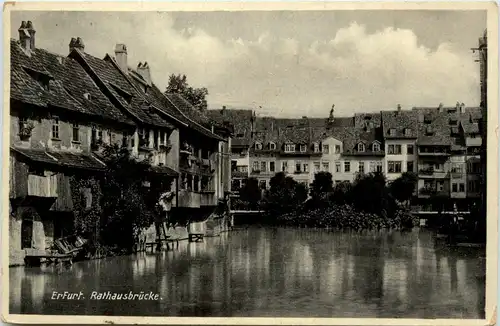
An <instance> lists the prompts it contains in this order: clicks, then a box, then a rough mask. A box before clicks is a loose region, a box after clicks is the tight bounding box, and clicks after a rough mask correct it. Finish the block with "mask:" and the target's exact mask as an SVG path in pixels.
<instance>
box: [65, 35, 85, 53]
mask: <svg viewBox="0 0 500 326" xmlns="http://www.w3.org/2000/svg"><path fill="white" fill-rule="evenodd" d="M75 49H76V50H80V51H82V52H85V44H84V43H83V40H82V39H81V38H80V37H77V38H74V37H72V38H71V41H69V52H71V51H73V50H75Z"/></svg>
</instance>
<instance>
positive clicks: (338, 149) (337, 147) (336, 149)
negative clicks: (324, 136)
mask: <svg viewBox="0 0 500 326" xmlns="http://www.w3.org/2000/svg"><path fill="white" fill-rule="evenodd" d="M335 154H340V145H335Z"/></svg>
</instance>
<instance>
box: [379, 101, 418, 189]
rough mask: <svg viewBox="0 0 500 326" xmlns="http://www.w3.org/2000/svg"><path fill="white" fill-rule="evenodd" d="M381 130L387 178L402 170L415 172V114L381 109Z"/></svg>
mask: <svg viewBox="0 0 500 326" xmlns="http://www.w3.org/2000/svg"><path fill="white" fill-rule="evenodd" d="M381 114H382V132H383V135H384V143H385V166H384V171H386V174H387V180H389V181H392V180H395V179H397V178H399V177H400V176H401V174H402V173H404V172H414V173H415V172H417V148H416V146H417V133H418V130H417V122H418V119H417V114H416V112H414V111H403V110H402V109H401V106H399V105H398V109H397V111H382V113H381Z"/></svg>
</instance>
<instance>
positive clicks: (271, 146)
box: [269, 142, 276, 151]
mask: <svg viewBox="0 0 500 326" xmlns="http://www.w3.org/2000/svg"><path fill="white" fill-rule="evenodd" d="M269 149H270V150H272V151H274V150H275V149H276V144H275V143H273V142H270V143H269Z"/></svg>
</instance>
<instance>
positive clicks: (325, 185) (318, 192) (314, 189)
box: [310, 171, 333, 201]
mask: <svg viewBox="0 0 500 326" xmlns="http://www.w3.org/2000/svg"><path fill="white" fill-rule="evenodd" d="M332 191H333V179H332V174H331V173H330V172H324V171H321V172H318V173H316V174H315V175H314V180H313V182H312V184H311V192H310V195H311V197H312V198H313V200H314V201H317V200H320V199H324V198H325V196H326V195H327V194H328V193H331V192H332Z"/></svg>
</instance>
